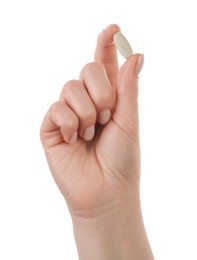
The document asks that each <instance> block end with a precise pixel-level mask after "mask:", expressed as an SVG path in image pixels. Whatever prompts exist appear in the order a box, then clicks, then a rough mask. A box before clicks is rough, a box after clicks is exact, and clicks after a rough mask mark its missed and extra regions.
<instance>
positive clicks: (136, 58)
mask: <svg viewBox="0 0 197 260" xmlns="http://www.w3.org/2000/svg"><path fill="white" fill-rule="evenodd" d="M143 63H144V55H143V54H135V55H133V56H132V57H130V58H129V59H128V60H127V61H126V62H125V63H124V64H123V65H122V67H121V68H120V70H119V73H118V80H117V100H116V107H115V111H114V115H113V118H114V120H115V121H116V123H117V124H118V125H119V126H120V127H121V128H122V129H123V130H125V131H126V132H127V133H128V132H130V130H132V131H133V130H137V131H138V75H139V73H140V71H141V69H142V66H143Z"/></svg>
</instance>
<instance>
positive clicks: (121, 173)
mask: <svg viewBox="0 0 197 260" xmlns="http://www.w3.org/2000/svg"><path fill="white" fill-rule="evenodd" d="M119 30H120V29H119V27H118V26H117V25H110V26H109V27H108V28H107V29H106V30H103V31H102V32H101V33H100V35H99V36H98V40H97V47H96V51H95V61H94V62H93V63H90V64H87V65H85V66H84V68H83V69H82V71H81V73H80V77H79V79H78V80H72V81H69V82H67V83H66V84H65V86H64V87H63V89H62V92H61V94H60V99H59V101H58V102H56V103H54V104H53V105H52V106H51V107H50V109H49V111H48V112H47V114H46V116H45V118H44V120H43V122H42V126H41V140H42V144H43V147H44V150H45V153H46V157H47V160H48V164H49V167H50V170H51V172H52V175H53V177H54V179H55V181H56V183H57V185H58V187H59V189H60V191H61V192H62V194H63V196H64V197H65V199H66V202H67V205H68V207H69V210H70V214H71V217H72V219H73V223H74V229H76V230H77V231H76V233H78V234H79V233H80V234H79V236H80V235H81V234H82V233H83V232H88V231H87V230H88V229H89V227H90V226H91V227H92V223H94V225H95V226H94V233H91V235H92V234H93V235H95V236H97V235H96V234H98V236H99V235H104V234H105V235H107V233H108V232H111V231H109V230H111V228H113V226H111V227H110V228H109V227H108V226H106V224H104V222H106V219H108V220H109V216H110V219H111V221H112V220H113V217H114V218H115V213H114V212H119V211H121V212H122V210H123V212H124V210H125V212H126V211H127V209H128V208H130V205H131V204H132V203H133V202H132V200H133V199H134V200H135V202H134V203H133V204H137V205H138V201H139V197H138V195H139V177H140V147H139V129H138V102H137V97H138V74H139V72H140V70H141V68H142V65H143V55H140V54H135V55H133V56H132V57H131V58H129V59H128V60H127V61H126V62H125V63H124V64H123V66H122V67H121V68H120V69H119V67H118V60H117V52H116V48H115V45H114V43H113V38H112V37H113V34H114V33H115V32H117V31H119ZM136 198H137V199H136ZM136 201H137V202H136ZM137 208H139V207H137ZM136 211H138V210H136ZM139 211H140V210H139ZM118 214H119V213H118ZM129 214H130V213H129ZM107 215H108V216H107ZM138 215H139V216H140V213H139V214H138ZM119 217H120V215H119ZM131 217H132V216H131ZM97 220H98V221H97ZM108 222H109V221H108ZM84 223H86V224H85V226H84ZM90 223H91V224H90ZM95 223H96V224H95ZM101 223H102V224H101ZM116 223H117V221H116ZM100 224H101V225H103V226H105V228H103V229H102V227H101V228H99V225H100ZM82 226H83V227H84V228H85V229H86V230H85V231H84V230H83V231H82V229H83V227H82ZM95 227H96V229H95ZM97 228H98V230H97ZM90 229H91V228H90ZM79 230H80V232H78V231H79ZM91 232H93V230H91ZM88 235H90V233H88ZM76 236H78V235H76ZM80 243H81V242H79V243H78V244H80ZM79 247H80V246H79ZM84 259H89V258H87V256H86V257H84ZM90 259H92V258H90ZM95 259H96V258H95ZM98 259H99V258H98ZM100 259H108V258H104V257H103V258H100ZM110 259H112V258H110ZM113 259H116V258H113ZM117 259H120V258H117ZM121 259H124V258H121ZM135 259H137V258H135ZM146 259H148V258H146Z"/></svg>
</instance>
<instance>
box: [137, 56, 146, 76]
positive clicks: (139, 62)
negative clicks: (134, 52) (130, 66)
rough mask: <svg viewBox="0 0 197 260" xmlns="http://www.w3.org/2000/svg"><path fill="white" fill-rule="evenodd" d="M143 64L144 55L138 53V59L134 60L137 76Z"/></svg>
mask: <svg viewBox="0 0 197 260" xmlns="http://www.w3.org/2000/svg"><path fill="white" fill-rule="evenodd" d="M143 64H144V55H143V54H140V56H139V57H138V60H137V62H136V67H135V71H136V75H137V76H138V75H139V74H140V71H141V69H142V66H143Z"/></svg>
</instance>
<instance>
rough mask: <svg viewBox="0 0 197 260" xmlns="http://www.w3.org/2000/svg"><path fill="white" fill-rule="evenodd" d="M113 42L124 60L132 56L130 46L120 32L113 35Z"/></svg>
mask: <svg viewBox="0 0 197 260" xmlns="http://www.w3.org/2000/svg"><path fill="white" fill-rule="evenodd" d="M113 40H114V43H115V45H116V48H117V50H118V51H119V52H120V54H122V56H123V57H124V58H125V59H128V58H129V57H130V56H132V55H133V51H132V48H131V45H130V44H129V42H128V40H127V39H126V38H125V36H124V35H123V34H122V33H121V32H117V33H115V34H114V35H113Z"/></svg>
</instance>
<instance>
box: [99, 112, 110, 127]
mask: <svg viewBox="0 0 197 260" xmlns="http://www.w3.org/2000/svg"><path fill="white" fill-rule="evenodd" d="M110 116H111V112H110V110H109V109H106V110H103V111H101V112H100V113H99V115H98V119H97V121H98V122H99V123H100V124H101V125H105V124H106V123H107V122H108V121H109V119H110Z"/></svg>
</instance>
